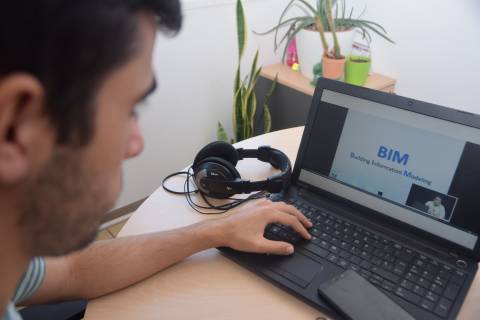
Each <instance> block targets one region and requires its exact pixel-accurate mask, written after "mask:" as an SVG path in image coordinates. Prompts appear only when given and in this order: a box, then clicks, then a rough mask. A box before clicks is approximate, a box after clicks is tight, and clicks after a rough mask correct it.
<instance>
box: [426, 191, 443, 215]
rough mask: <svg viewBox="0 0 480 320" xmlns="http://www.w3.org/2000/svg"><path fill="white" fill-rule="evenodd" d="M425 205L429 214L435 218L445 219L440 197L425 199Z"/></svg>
mask: <svg viewBox="0 0 480 320" xmlns="http://www.w3.org/2000/svg"><path fill="white" fill-rule="evenodd" d="M425 205H426V206H427V208H428V214H431V215H432V216H434V217H435V218H437V219H445V207H444V206H443V204H442V198H441V197H440V196H436V197H435V199H433V201H427V203H425Z"/></svg>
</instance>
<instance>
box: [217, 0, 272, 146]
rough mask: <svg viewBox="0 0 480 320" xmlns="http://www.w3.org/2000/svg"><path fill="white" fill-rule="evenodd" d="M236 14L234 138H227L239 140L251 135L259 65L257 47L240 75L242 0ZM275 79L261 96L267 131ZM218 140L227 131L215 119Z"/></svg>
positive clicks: (224, 137)
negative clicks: (246, 71) (246, 68)
mask: <svg viewBox="0 0 480 320" xmlns="http://www.w3.org/2000/svg"><path fill="white" fill-rule="evenodd" d="M236 17H237V40H238V66H237V71H236V74H235V83H234V90H233V92H234V96H233V114H232V122H233V135H234V138H233V139H231V140H230V142H231V143H234V142H238V141H242V140H244V139H247V138H250V137H252V136H253V135H254V129H255V127H254V123H255V121H254V120H255V119H254V117H255V112H256V110H257V97H256V94H255V90H254V89H255V85H256V83H257V80H258V77H259V75H260V72H261V71H262V68H261V67H258V54H259V52H258V50H257V52H256V54H255V58H254V59H253V62H252V66H251V67H250V72H249V74H248V75H247V76H246V77H244V78H243V79H242V75H241V70H240V65H241V61H242V58H243V55H244V51H245V47H246V44H247V38H248V37H247V27H246V23H245V13H244V10H243V4H242V1H241V0H237V5H236ZM276 84H277V80H276V79H275V81H273V84H272V87H271V89H270V91H269V92H268V94H267V96H266V98H265V104H264V105H263V119H264V128H263V130H264V132H270V129H271V124H272V121H271V116H270V108H269V107H268V101H269V98H270V96H271V95H272V93H273V91H274V90H275V87H276ZM217 138H218V140H222V141H227V142H228V135H227V132H226V131H225V129H224V127H223V125H222V124H221V123H220V122H218V127H217Z"/></svg>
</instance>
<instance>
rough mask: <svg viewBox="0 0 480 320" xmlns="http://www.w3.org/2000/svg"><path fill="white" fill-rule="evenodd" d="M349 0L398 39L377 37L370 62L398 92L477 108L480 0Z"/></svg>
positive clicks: (479, 104) (479, 106) (479, 110)
mask: <svg viewBox="0 0 480 320" xmlns="http://www.w3.org/2000/svg"><path fill="white" fill-rule="evenodd" d="M347 1H348V3H350V4H354V5H355V7H356V8H359V9H362V8H363V5H364V4H366V5H367V10H366V14H365V18H366V19H372V20H374V21H377V22H379V23H380V24H381V25H383V26H384V27H385V28H386V29H387V31H388V33H389V35H390V36H391V37H392V38H393V39H394V41H395V42H396V44H395V45H391V44H389V43H388V42H386V41H383V40H380V39H378V38H375V39H374V42H373V43H372V49H373V60H372V63H373V69H374V70H375V71H377V72H380V73H384V74H387V75H391V76H392V77H395V78H396V79H397V80H398V84H397V93H398V94H400V95H406V96H410V97H412V98H417V99H420V100H424V101H428V102H433V103H437V104H441V105H445V106H450V107H452V108H456V109H462V110H466V111H471V112H475V113H480V102H479V101H480V90H479V88H480V77H479V76H480V1H478V0H421V1H419V0H389V1H385V0H347Z"/></svg>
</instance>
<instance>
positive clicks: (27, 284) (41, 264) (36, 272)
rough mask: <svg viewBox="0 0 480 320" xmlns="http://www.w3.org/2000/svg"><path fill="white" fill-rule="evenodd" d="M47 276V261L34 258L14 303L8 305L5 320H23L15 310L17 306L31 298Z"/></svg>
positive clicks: (14, 298)
mask: <svg viewBox="0 0 480 320" xmlns="http://www.w3.org/2000/svg"><path fill="white" fill-rule="evenodd" d="M44 276H45V260H44V259H43V258H34V259H33V260H32V261H31V262H30V264H29V265H28V268H27V271H26V272H25V274H24V275H23V278H22V279H21V280H20V282H19V283H18V286H17V289H16V290H15V294H14V295H13V298H12V302H11V303H9V304H8V306H7V310H6V312H5V314H4V316H3V320H21V319H22V317H21V316H20V314H19V313H18V312H17V310H16V309H15V304H17V303H20V302H22V301H25V300H26V299H27V298H28V297H30V296H31V295H32V294H33V293H34V292H35V291H37V289H38V288H39V287H40V284H41V283H42V280H43V277H44Z"/></svg>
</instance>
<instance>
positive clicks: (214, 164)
mask: <svg viewBox="0 0 480 320" xmlns="http://www.w3.org/2000/svg"><path fill="white" fill-rule="evenodd" d="M245 158H256V159H258V160H260V161H263V162H268V163H270V164H271V165H272V167H274V168H275V169H279V170H280V171H281V172H280V173H278V174H275V175H273V176H271V177H268V178H267V179H265V180H260V181H250V180H244V179H242V177H241V176H240V173H239V172H238V170H237V169H236V168H235V166H236V165H237V163H238V161H239V160H242V159H245ZM192 171H193V173H192ZM180 174H183V175H186V177H187V178H186V180H185V183H184V191H183V192H181V191H173V190H171V189H169V188H167V187H166V186H165V182H166V181H167V180H168V179H170V178H171V177H173V176H176V175H180ZM291 174H292V165H291V163H290V160H289V159H288V157H287V155H286V154H285V153H283V152H282V151H280V150H278V149H274V148H271V147H269V146H261V147H259V148H258V149H243V148H239V149H235V148H234V147H233V146H232V145H231V144H229V143H227V142H223V141H215V142H212V143H209V144H208V145H206V146H205V147H203V148H202V149H201V150H200V151H199V152H198V154H197V155H196V156H195V159H194V161H193V164H192V166H191V167H190V168H189V169H188V171H181V172H176V173H173V174H171V175H168V176H167V177H166V178H165V179H164V180H163V182H162V186H163V189H165V190H166V191H168V192H170V193H174V194H183V195H185V197H186V198H187V202H188V203H189V205H190V206H191V207H192V208H193V209H195V210H196V211H197V212H200V213H212V212H202V211H200V210H198V208H201V209H215V210H221V212H219V213H222V212H226V211H228V210H230V209H232V208H234V207H236V206H238V205H240V204H242V203H244V202H246V201H249V200H252V199H259V198H262V197H265V194H266V192H269V193H278V192H281V191H282V190H284V189H285V188H286V187H287V186H288V183H289V181H290V176H291ZM191 178H193V181H194V183H195V185H196V186H197V189H196V190H193V191H192V190H190V179H191ZM254 191H260V192H258V193H254V194H252V195H250V196H249V197H247V198H246V199H233V198H231V197H232V196H233V195H235V194H240V193H252V192H254ZM197 192H199V193H200V194H201V196H202V197H203V199H204V200H205V202H206V203H207V205H208V206H201V205H198V204H196V203H195V202H193V200H192V198H191V194H192V193H197ZM207 197H210V198H216V199H231V200H233V202H229V203H227V204H224V205H220V206H214V205H212V204H211V203H210V202H209V201H208V199H207Z"/></svg>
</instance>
